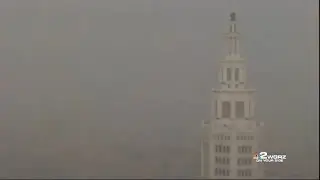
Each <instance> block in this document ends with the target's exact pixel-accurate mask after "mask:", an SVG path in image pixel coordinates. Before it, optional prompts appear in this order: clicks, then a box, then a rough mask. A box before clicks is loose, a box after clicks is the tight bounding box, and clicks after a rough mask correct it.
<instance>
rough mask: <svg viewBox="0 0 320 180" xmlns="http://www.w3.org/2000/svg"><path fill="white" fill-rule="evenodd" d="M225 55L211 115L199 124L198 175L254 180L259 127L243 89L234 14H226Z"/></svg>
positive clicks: (251, 96) (248, 91) (243, 71)
mask: <svg viewBox="0 0 320 180" xmlns="http://www.w3.org/2000/svg"><path fill="white" fill-rule="evenodd" d="M226 41H227V44H228V52H227V55H226V57H225V59H223V60H221V61H220V70H219V75H218V78H219V84H220V87H219V88H218V89H213V91H212V92H213V99H212V108H211V111H212V114H211V118H210V120H209V121H203V123H202V130H203V137H202V141H201V175H202V177H204V178H210V179H256V178H260V177H262V170H261V167H260V166H261V165H260V164H259V163H256V162H255V161H254V160H253V154H254V153H255V152H258V142H259V132H260V130H259V129H260V127H259V125H258V124H257V122H256V121H255V113H254V110H255V101H254V93H255V89H249V88H247V73H246V60H245V59H243V58H242V57H241V56H240V51H239V33H238V32H237V26H236V14H235V13H231V14H230V21H229V32H228V33H227V34H226Z"/></svg>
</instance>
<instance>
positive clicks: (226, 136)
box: [214, 134, 231, 140]
mask: <svg viewBox="0 0 320 180" xmlns="http://www.w3.org/2000/svg"><path fill="white" fill-rule="evenodd" d="M214 137H215V138H214V139H216V140H230V139H231V138H230V136H228V135H224V134H216V135H214Z"/></svg>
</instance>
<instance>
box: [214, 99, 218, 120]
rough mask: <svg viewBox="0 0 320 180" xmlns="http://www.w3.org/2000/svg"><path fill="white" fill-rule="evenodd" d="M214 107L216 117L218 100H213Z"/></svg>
mask: <svg viewBox="0 0 320 180" xmlns="http://www.w3.org/2000/svg"><path fill="white" fill-rule="evenodd" d="M214 107H215V115H216V118H218V100H215V101H214Z"/></svg>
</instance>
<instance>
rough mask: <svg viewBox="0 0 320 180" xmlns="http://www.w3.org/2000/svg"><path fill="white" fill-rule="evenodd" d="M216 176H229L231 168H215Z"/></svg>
mask: <svg viewBox="0 0 320 180" xmlns="http://www.w3.org/2000/svg"><path fill="white" fill-rule="evenodd" d="M214 174H215V176H229V175H230V170H229V169H222V168H216V169H215V170H214Z"/></svg>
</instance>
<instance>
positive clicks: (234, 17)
mask: <svg viewBox="0 0 320 180" xmlns="http://www.w3.org/2000/svg"><path fill="white" fill-rule="evenodd" d="M230 21H236V13H235V12H232V13H231V14H230Z"/></svg>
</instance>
